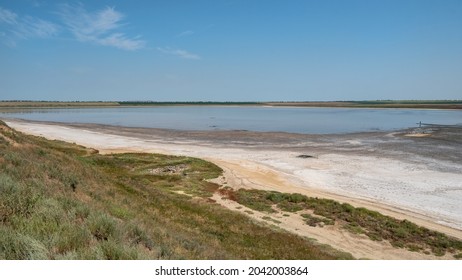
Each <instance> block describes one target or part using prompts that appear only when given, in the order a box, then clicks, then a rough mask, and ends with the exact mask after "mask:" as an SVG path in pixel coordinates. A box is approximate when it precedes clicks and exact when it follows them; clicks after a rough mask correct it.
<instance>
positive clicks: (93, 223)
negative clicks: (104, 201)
mask: <svg viewBox="0 0 462 280" xmlns="http://www.w3.org/2000/svg"><path fill="white" fill-rule="evenodd" d="M87 225H88V228H89V229H90V232H91V234H92V235H93V236H94V237H95V238H96V239H98V240H108V239H109V238H110V237H115V236H116V234H117V230H116V228H117V223H116V221H115V220H114V219H113V218H112V217H110V216H109V215H107V214H96V215H91V216H90V217H89V218H88V220H87Z"/></svg>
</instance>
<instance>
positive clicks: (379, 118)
mask: <svg viewBox="0 0 462 280" xmlns="http://www.w3.org/2000/svg"><path fill="white" fill-rule="evenodd" d="M2 117H6V118H20V119H27V120H38V121H54V122H66V123H97V124H109V125H120V126H131V127H150V128H168V129H180V130H251V131H284V132H296V133H348V132H363V131H377V130H395V129H403V128H408V127H415V126H417V123H419V122H422V123H433V124H445V125H454V124H462V111H461V110H416V109H352V108H293V107H290V108H287V107H284V108H281V107H256V106H255V107H254V106H242V107H240V106H233V107H224V106H166V107H112V108H66V109H0V118H2Z"/></svg>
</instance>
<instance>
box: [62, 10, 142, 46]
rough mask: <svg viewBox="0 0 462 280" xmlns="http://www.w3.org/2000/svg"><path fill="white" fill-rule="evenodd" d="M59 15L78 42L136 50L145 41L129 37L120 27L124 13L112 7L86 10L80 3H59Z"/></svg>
mask: <svg viewBox="0 0 462 280" xmlns="http://www.w3.org/2000/svg"><path fill="white" fill-rule="evenodd" d="M59 15H60V17H61V19H62V20H63V23H64V24H65V25H66V26H67V27H68V28H69V30H70V31H71V33H72V34H73V35H74V37H75V38H76V39H77V40H78V41H80V42H92V43H95V44H98V45H102V46H111V47H116V48H119V49H123V50H138V49H142V48H144V47H145V45H146V42H145V41H143V40H141V39H140V37H139V36H138V37H133V38H129V37H127V35H125V34H124V33H122V32H120V29H121V27H122V26H124V25H125V24H124V23H123V22H122V20H123V19H124V18H125V15H124V14H122V13H120V12H118V11H116V10H115V9H114V8H112V7H106V8H105V9H103V10H100V11H96V12H88V11H87V10H85V9H84V7H83V6H82V5H81V4H80V5H75V6H72V5H67V4H66V5H61V8H60V11H59Z"/></svg>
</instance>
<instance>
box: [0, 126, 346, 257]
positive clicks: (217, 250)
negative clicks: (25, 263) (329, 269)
mask: <svg viewBox="0 0 462 280" xmlns="http://www.w3.org/2000/svg"><path fill="white" fill-rule="evenodd" d="M179 165H181V166H182V168H180V169H179V170H181V171H180V172H178V173H175V172H173V173H172V174H170V173H168V174H161V173H156V172H154V173H151V172H150V170H153V169H156V170H162V167H166V166H179ZM159 168H160V169H159ZM220 174H221V170H220V168H218V167H217V166H215V165H213V164H211V163H209V162H206V161H202V160H199V159H193V158H187V157H174V156H165V155H156V154H116V155H100V154H98V153H97V151H95V150H91V149H86V148H84V147H79V146H76V145H73V144H68V143H64V142H60V141H48V140H45V139H43V138H39V137H32V136H27V135H23V134H21V133H19V132H16V131H14V130H12V129H10V128H9V127H7V126H6V125H5V124H4V123H0V259H345V258H346V259H349V258H351V255H350V254H346V253H342V252H338V251H335V250H333V249H332V248H330V249H329V248H326V247H325V246H321V245H317V244H314V243H313V242H312V241H310V240H308V239H306V238H302V237H299V236H297V235H294V234H289V233H287V232H284V231H281V230H273V229H272V228H270V227H268V226H265V225H263V224H260V223H257V222H255V221H254V220H252V219H250V218H248V217H246V216H245V215H243V214H239V213H236V212H233V211H230V210H227V209H225V208H223V207H221V206H219V205H217V204H215V203H213V201H212V200H211V199H210V196H211V195H212V194H213V193H214V192H215V191H216V190H217V188H218V187H219V186H218V185H216V184H212V183H210V182H207V181H206V180H205V179H208V178H213V177H217V176H219V175H220ZM179 193H185V194H187V195H183V194H179Z"/></svg>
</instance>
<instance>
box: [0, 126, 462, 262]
mask: <svg viewBox="0 0 462 280" xmlns="http://www.w3.org/2000/svg"><path fill="white" fill-rule="evenodd" d="M6 123H7V124H8V125H9V126H11V127H13V128H15V129H17V130H19V131H22V132H24V133H28V134H33V135H37V136H43V137H46V138H48V139H58V140H63V141H67V142H73V143H76V144H80V145H83V146H87V147H92V148H95V149H98V150H99V151H100V152H101V153H115V152H154V153H163V154H173V155H185V156H193V157H199V158H203V159H206V160H209V161H211V162H214V163H215V164H217V165H218V166H220V167H221V168H223V170H224V176H223V177H220V178H218V179H216V181H217V182H218V183H221V184H223V185H227V186H230V187H233V188H256V189H265V190H277V191H281V192H290V193H292V192H296V193H302V194H305V195H308V196H312V197H323V198H332V199H335V200H338V201H340V202H348V203H350V204H352V205H354V206H363V207H366V208H369V209H373V210H377V211H379V212H381V213H383V214H386V215H390V216H393V217H396V218H399V219H407V220H410V221H413V222H415V223H417V224H419V225H422V226H425V227H428V228H431V229H435V230H438V231H441V232H444V233H446V234H448V235H451V236H454V237H457V238H460V239H462V203H460V201H462V160H461V159H462V140H461V139H462V137H461V136H462V131H460V130H457V129H445V128H434V129H432V130H431V131H430V133H428V132H426V134H427V135H426V137H408V136H406V135H413V134H418V133H420V131H412V130H411V131H399V132H391V133H390V132H373V133H355V134H339V135H303V134H289V133H277V132H274V133H257V132H249V131H212V132H210V131H208V132H201V131H174V130H162V129H145V128H125V127H114V126H102V125H94V124H56V123H39V122H29V121H27V122H26V121H19V120H7V121H6ZM300 156H302V157H300ZM214 199H215V200H216V201H217V203H220V204H221V205H223V206H224V207H227V208H229V209H232V210H234V211H240V212H242V213H244V214H246V215H249V216H251V217H253V218H255V219H257V220H260V221H263V222H267V223H270V224H271V220H270V221H268V219H266V220H265V219H263V215H261V214H260V213H255V211H252V212H253V213H252V214H250V213H251V211H250V209H246V208H245V207H242V206H240V205H238V204H236V203H235V202H233V201H230V200H226V199H223V198H221V197H219V196H218V195H215V197H214ZM265 216H270V217H271V218H272V219H273V220H277V221H278V223H273V225H275V226H278V227H280V228H283V229H285V230H288V231H291V232H294V233H296V234H300V235H303V236H307V237H310V238H315V239H316V240H317V241H319V242H320V243H325V244H329V245H331V246H332V247H334V248H337V249H340V250H344V251H347V252H350V253H352V254H353V256H355V257H357V258H372V259H433V258H439V257H435V256H433V255H423V254H420V253H415V252H410V251H407V250H404V249H399V248H394V247H392V246H391V245H390V244H389V243H388V242H385V241H382V242H375V241H371V240H370V239H369V238H367V237H366V236H361V235H354V234H351V233H349V232H347V231H345V230H341V229H339V228H335V227H324V228H318V227H308V226H306V225H305V224H304V223H303V221H302V220H301V219H300V218H299V215H290V216H289V217H285V216H282V215H281V214H280V213H276V214H271V215H268V214H265ZM442 258H443V259H447V258H449V259H450V258H451V256H449V255H446V256H444V257H442Z"/></svg>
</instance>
